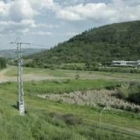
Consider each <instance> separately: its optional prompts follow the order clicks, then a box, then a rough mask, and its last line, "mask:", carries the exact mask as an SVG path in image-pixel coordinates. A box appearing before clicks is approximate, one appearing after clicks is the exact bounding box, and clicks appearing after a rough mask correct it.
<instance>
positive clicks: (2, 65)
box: [0, 57, 6, 69]
mask: <svg viewBox="0 0 140 140" xmlns="http://www.w3.org/2000/svg"><path fill="white" fill-rule="evenodd" d="M5 67H6V60H5V59H4V58H1V57H0V69H3V68H5Z"/></svg>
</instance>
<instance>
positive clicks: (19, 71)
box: [11, 42, 30, 115]
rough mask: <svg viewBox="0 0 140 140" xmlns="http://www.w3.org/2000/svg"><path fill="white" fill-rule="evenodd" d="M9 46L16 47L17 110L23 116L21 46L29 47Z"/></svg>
mask: <svg viewBox="0 0 140 140" xmlns="http://www.w3.org/2000/svg"><path fill="white" fill-rule="evenodd" d="M11 44H16V45H17V91H18V92H17V108H18V110H19V112H20V115H24V114H25V106H24V97H23V94H24V92H23V79H22V65H23V61H22V50H21V46H22V45H30V44H29V43H22V42H11Z"/></svg>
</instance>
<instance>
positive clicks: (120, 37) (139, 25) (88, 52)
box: [28, 21, 140, 66]
mask: <svg viewBox="0 0 140 140" xmlns="http://www.w3.org/2000/svg"><path fill="white" fill-rule="evenodd" d="M139 38H140V21H133V22H125V23H117V24H112V25H106V26H102V27H99V28H94V29H90V30H88V31H85V32H83V33H82V34H80V35H77V36H74V37H73V38H71V39H70V40H68V41H66V42H64V43H61V44H58V45H57V46H55V47H54V48H51V49H50V50H46V51H42V52H41V53H37V54H35V55H31V56H29V57H30V58H33V63H34V64H35V65H39V66H42V65H44V64H61V63H87V62H88V63H91V62H100V63H105V62H110V61H112V60H138V59H140V42H139ZM29 57H28V58H29Z"/></svg>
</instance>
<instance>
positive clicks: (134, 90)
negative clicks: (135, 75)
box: [118, 82, 140, 105]
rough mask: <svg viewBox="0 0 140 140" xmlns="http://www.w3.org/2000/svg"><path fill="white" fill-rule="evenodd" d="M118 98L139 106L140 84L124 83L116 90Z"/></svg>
mask: <svg viewBox="0 0 140 140" xmlns="http://www.w3.org/2000/svg"><path fill="white" fill-rule="evenodd" d="M118 97H120V98H122V99H124V100H128V101H130V102H133V103H135V104H139V105H140V84H139V83H136V82H131V83H125V84H123V85H122V86H121V87H120V88H119V89H118Z"/></svg>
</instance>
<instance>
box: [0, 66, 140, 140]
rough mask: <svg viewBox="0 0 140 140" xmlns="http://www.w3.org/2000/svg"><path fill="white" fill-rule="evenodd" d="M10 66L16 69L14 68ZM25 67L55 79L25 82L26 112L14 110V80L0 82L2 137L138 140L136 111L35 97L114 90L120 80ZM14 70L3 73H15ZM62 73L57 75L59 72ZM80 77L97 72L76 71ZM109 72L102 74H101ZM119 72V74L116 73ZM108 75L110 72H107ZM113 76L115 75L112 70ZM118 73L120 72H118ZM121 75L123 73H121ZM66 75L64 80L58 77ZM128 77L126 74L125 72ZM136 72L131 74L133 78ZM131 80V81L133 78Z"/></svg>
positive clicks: (13, 139)
mask: <svg viewBox="0 0 140 140" xmlns="http://www.w3.org/2000/svg"><path fill="white" fill-rule="evenodd" d="M12 69H15V67H13V68H12ZM51 71H52V70H46V69H45V70H43V69H28V68H27V69H25V71H24V72H25V74H29V73H32V74H33V73H37V74H46V73H47V74H49V73H50V74H52V75H53V76H54V75H55V77H56V80H49V81H48V80H43V81H28V82H24V92H25V105H26V115H25V116H20V115H19V112H18V110H17V109H16V107H15V105H16V100H17V89H16V88H17V85H16V82H6V83H1V84H0V126H1V127H0V137H1V139H2V140H28V139H30V140H128V139H129V140H139V138H140V115H139V113H133V112H127V111H122V110H113V109H111V110H108V109H107V110H104V111H103V112H102V116H101V117H100V115H101V111H102V109H103V108H102V107H100V106H97V107H89V106H86V105H83V106H79V105H78V104H68V103H66V102H65V103H64V102H58V101H50V100H48V99H42V98H39V97H37V96H36V95H38V94H58V93H59V94H63V93H65V92H67V93H69V92H73V91H87V90H101V89H114V87H116V85H119V84H121V83H122V82H120V81H117V80H112V79H94V78H93V79H82V78H80V79H75V78H73V79H71V78H70V79H69V78H68V77H67V76H66V75H67V72H68V73H69V74H71V75H73V77H74V76H75V74H76V73H77V71H65V73H64V71H61V70H56V71H53V72H52V73H51ZM15 73H16V72H15V71H12V73H10V72H9V71H7V72H6V75H9V76H11V77H12V76H14V75H15ZM60 73H61V74H62V75H59V74H60ZM79 73H80V76H81V75H82V74H83V75H86V74H87V75H92V74H93V75H96V74H97V73H94V72H92V73H90V72H82V71H81V72H78V74H79ZM106 74H108V75H109V73H103V76H105V75H106ZM117 74H118V73H117ZM110 75H111V73H110ZM112 75H114V76H115V73H113V74H112ZM118 75H120V76H121V74H118ZM123 75H124V74H123ZM60 76H66V78H65V79H63V80H62V79H59V78H58V77H60ZM125 76H126V77H127V78H128V80H129V78H130V77H129V75H127V74H125ZM135 76H136V75H133V77H134V79H135ZM134 79H133V80H134Z"/></svg>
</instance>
